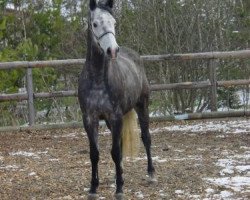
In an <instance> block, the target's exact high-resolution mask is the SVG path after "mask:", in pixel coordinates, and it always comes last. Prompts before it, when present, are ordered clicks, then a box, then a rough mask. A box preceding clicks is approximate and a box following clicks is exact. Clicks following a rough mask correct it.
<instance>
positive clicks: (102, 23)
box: [89, 0, 119, 59]
mask: <svg viewBox="0 0 250 200" xmlns="http://www.w3.org/2000/svg"><path fill="white" fill-rule="evenodd" d="M89 8H90V19H89V29H90V30H91V32H92V36H93V37H92V38H93V41H94V43H95V44H96V46H97V47H98V48H99V49H100V50H101V51H102V52H104V53H105V55H107V56H108V57H110V58H111V59H116V57H117V53H118V52H119V46H118V44H117V42H116V38H115V23H116V21H115V18H114V16H113V12H112V8H113V0H107V1H106V2H103V1H99V2H98V3H97V2H96V0H90V3H89Z"/></svg>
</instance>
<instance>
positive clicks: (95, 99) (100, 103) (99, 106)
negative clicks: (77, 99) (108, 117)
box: [86, 89, 112, 114]
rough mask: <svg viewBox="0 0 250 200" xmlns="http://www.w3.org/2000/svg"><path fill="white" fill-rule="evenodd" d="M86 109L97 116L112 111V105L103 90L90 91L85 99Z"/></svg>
mask: <svg viewBox="0 0 250 200" xmlns="http://www.w3.org/2000/svg"><path fill="white" fill-rule="evenodd" d="M86 108H87V109H88V110H90V112H98V113H99V114H103V113H107V112H111V111H112V104H111V101H110V98H109V95H108V93H107V91H106V90H105V89H92V90H90V91H89V94H88V97H87V98H86Z"/></svg>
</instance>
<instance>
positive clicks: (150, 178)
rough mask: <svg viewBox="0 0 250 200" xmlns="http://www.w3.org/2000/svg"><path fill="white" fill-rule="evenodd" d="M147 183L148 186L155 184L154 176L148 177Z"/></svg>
mask: <svg viewBox="0 0 250 200" xmlns="http://www.w3.org/2000/svg"><path fill="white" fill-rule="evenodd" d="M148 183H149V184H156V183H157V179H156V178H155V177H154V176H149V177H148Z"/></svg>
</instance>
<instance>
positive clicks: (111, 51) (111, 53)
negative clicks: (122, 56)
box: [107, 47, 120, 60]
mask: <svg viewBox="0 0 250 200" xmlns="http://www.w3.org/2000/svg"><path fill="white" fill-rule="evenodd" d="M119 50H120V49H119V47H116V48H110V47H109V48H108V49H107V55H108V56H109V57H110V58H111V59H112V60H115V59H116V58H117V54H118V52H119Z"/></svg>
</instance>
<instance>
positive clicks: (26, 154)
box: [9, 151, 48, 159]
mask: <svg viewBox="0 0 250 200" xmlns="http://www.w3.org/2000/svg"><path fill="white" fill-rule="evenodd" d="M47 153H48V151H39V152H36V153H34V152H28V151H17V152H12V153H9V155H11V156H22V157H32V158H35V159H39V158H40V155H41V154H47Z"/></svg>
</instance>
